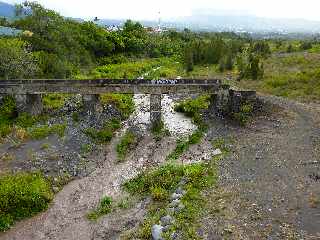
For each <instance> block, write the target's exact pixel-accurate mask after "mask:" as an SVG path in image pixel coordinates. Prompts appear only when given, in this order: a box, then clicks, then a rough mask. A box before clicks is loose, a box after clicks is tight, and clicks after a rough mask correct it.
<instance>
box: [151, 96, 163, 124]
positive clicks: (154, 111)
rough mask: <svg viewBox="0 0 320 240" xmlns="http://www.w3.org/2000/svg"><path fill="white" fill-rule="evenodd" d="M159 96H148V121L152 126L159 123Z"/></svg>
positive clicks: (160, 97)
mask: <svg viewBox="0 0 320 240" xmlns="http://www.w3.org/2000/svg"><path fill="white" fill-rule="evenodd" d="M161 99H162V95H161V94H150V121H151V124H152V125H155V124H158V123H160V122H161Z"/></svg>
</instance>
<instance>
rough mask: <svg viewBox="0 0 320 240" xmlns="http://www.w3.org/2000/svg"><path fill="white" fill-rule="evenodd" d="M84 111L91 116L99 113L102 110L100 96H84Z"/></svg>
mask: <svg viewBox="0 0 320 240" xmlns="http://www.w3.org/2000/svg"><path fill="white" fill-rule="evenodd" d="M82 101H83V111H84V112H85V113H87V114H88V115H89V116H91V115H94V114H96V113H98V112H99V111H100V110H102V109H101V108H102V106H101V103H100V98H99V95H98V94H84V95H82Z"/></svg>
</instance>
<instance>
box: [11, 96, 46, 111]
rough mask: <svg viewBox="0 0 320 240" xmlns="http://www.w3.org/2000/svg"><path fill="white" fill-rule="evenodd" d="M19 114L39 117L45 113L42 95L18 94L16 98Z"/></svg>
mask: <svg viewBox="0 0 320 240" xmlns="http://www.w3.org/2000/svg"><path fill="white" fill-rule="evenodd" d="M14 98H15V100H16V106H17V111H18V113H23V112H27V113H29V114H30V115H39V114H41V113H42V111H43V104H42V96H41V94H17V95H15V96H14Z"/></svg>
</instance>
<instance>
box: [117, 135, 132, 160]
mask: <svg viewBox="0 0 320 240" xmlns="http://www.w3.org/2000/svg"><path fill="white" fill-rule="evenodd" d="M136 145H137V137H136V135H135V134H134V133H133V132H132V131H127V132H126V133H125V134H124V136H123V137H122V138H121V139H120V142H119V143H118V145H117V153H118V159H119V160H120V161H122V160H124V159H125V157H126V155H127V154H128V153H129V152H130V151H131V150H132V149H133V148H134V147H135V146H136Z"/></svg>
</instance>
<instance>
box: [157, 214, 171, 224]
mask: <svg viewBox="0 0 320 240" xmlns="http://www.w3.org/2000/svg"><path fill="white" fill-rule="evenodd" d="M160 221H161V224H162V226H168V225H171V224H172V223H173V218H172V217H171V216H170V215H167V216H164V217H162V218H161V219H160Z"/></svg>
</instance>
